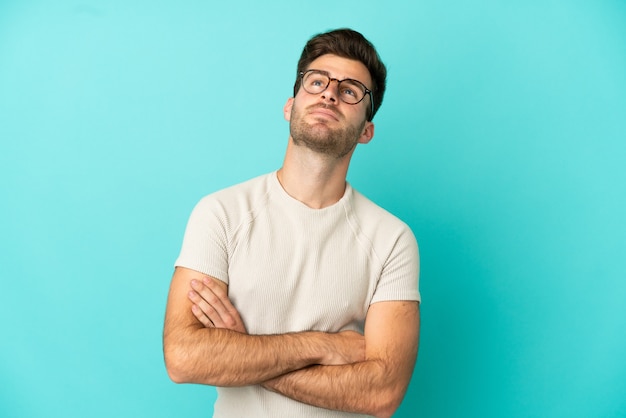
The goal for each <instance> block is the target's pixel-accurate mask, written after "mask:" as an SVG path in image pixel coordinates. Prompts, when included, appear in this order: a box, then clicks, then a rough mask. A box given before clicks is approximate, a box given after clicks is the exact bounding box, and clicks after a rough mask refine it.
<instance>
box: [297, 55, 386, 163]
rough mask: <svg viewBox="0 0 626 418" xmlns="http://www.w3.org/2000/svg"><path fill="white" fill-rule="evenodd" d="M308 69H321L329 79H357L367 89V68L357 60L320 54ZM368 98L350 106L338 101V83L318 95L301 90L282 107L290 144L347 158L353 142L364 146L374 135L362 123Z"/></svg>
mask: <svg viewBox="0 0 626 418" xmlns="http://www.w3.org/2000/svg"><path fill="white" fill-rule="evenodd" d="M308 69H315V70H321V71H324V72H326V73H328V74H329V76H330V77H331V78H334V79H338V80H343V79H346V78H350V79H354V80H358V81H360V82H361V83H363V84H364V85H365V86H367V87H368V88H371V87H372V81H371V77H370V74H369V71H368V70H367V68H366V67H365V66H364V65H363V64H362V63H361V62H359V61H354V60H350V59H347V58H342V57H338V56H336V55H322V56H321V57H319V58H317V59H316V60H314V61H313V62H312V63H311V65H310V66H309V68H308ZM370 100H371V97H370V96H367V97H365V98H364V99H363V100H362V101H361V102H360V103H357V104H354V105H351V104H347V103H344V102H343V101H341V100H340V99H339V92H338V83H337V82H336V81H331V82H330V85H329V86H328V88H327V89H326V90H324V91H323V92H322V93H319V94H310V93H307V92H306V91H305V90H304V89H303V88H302V87H300V90H299V91H298V93H297V94H296V96H295V97H294V98H290V99H289V100H288V101H287V104H286V105H285V118H286V119H287V120H288V121H289V122H290V123H289V128H290V133H291V138H292V140H293V143H294V144H295V145H297V146H305V147H307V148H309V149H311V150H313V151H316V152H319V153H321V154H324V155H328V156H331V157H335V158H337V159H339V158H342V157H344V156H346V155H348V154H349V153H350V152H351V151H352V150H353V149H354V147H355V146H356V144H357V143H366V142H369V140H370V139H371V138H372V136H373V134H374V125H373V124H372V123H371V122H368V121H367V120H366V114H367V110H368V107H369V106H371V103H370Z"/></svg>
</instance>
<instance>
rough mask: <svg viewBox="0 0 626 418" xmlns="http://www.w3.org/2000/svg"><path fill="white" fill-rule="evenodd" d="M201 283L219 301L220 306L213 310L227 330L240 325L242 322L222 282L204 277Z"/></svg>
mask: <svg viewBox="0 0 626 418" xmlns="http://www.w3.org/2000/svg"><path fill="white" fill-rule="evenodd" d="M202 282H203V283H204V285H205V286H206V287H208V288H209V289H210V290H211V291H212V292H213V294H214V295H215V296H216V297H217V298H218V299H219V301H220V304H219V305H218V304H216V305H215V306H214V308H215V309H216V310H217V311H218V312H219V315H220V318H221V320H222V322H223V323H224V324H226V326H227V327H229V328H234V327H237V325H238V324H241V323H242V321H241V317H240V316H239V311H237V309H236V308H235V306H233V304H232V302H231V301H230V298H229V297H228V293H227V292H226V289H225V285H224V284H223V282H218V281H217V280H214V279H211V278H209V277H205V278H204V279H203V280H202Z"/></svg>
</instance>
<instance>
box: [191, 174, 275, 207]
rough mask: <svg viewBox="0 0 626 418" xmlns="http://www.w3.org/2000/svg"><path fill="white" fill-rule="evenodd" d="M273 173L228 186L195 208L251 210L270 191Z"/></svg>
mask: <svg viewBox="0 0 626 418" xmlns="http://www.w3.org/2000/svg"><path fill="white" fill-rule="evenodd" d="M272 175H273V173H269V174H264V175H262V176H258V177H255V178H253V179H250V180H246V181H244V182H242V183H239V184H235V185H233V186H229V187H227V188H224V189H221V190H218V191H216V192H213V193H211V194H208V195H206V196H204V197H203V198H202V199H200V201H199V202H198V204H197V205H196V207H200V208H205V209H210V208H214V209H215V208H224V209H228V210H233V209H235V208H237V207H241V208H244V209H245V208H248V209H249V208H251V207H253V206H254V205H255V203H257V202H259V201H261V200H263V199H264V198H265V196H267V194H268V193H269V190H270V177H271V176H272Z"/></svg>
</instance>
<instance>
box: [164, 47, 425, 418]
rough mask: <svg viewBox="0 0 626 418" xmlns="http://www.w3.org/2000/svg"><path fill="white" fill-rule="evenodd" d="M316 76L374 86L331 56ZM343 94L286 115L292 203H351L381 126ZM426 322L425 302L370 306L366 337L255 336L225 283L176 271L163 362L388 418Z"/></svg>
mask: <svg viewBox="0 0 626 418" xmlns="http://www.w3.org/2000/svg"><path fill="white" fill-rule="evenodd" d="M310 68H316V69H321V70H325V71H328V72H329V73H330V74H331V76H332V77H333V78H337V79H340V80H341V79H344V78H352V79H356V80H359V81H361V82H363V83H364V84H365V85H366V86H371V85H372V82H371V78H370V75H369V72H368V70H367V68H366V67H365V66H364V65H363V64H362V63H360V62H358V61H353V60H348V59H345V58H341V57H337V56H334V55H324V56H322V57H319V58H318V59H316V60H315V61H313V62H312V63H311V66H310ZM336 88H337V84H336V83H335V82H332V83H331V85H330V86H329V87H328V89H327V90H326V91H324V92H323V93H321V94H318V95H311V94H309V93H306V92H305V91H304V90H303V89H300V91H299V92H298V93H297V94H296V96H295V97H293V98H290V99H288V100H287V103H286V104H285V107H284V116H285V119H286V120H287V121H289V122H290V126H291V130H290V137H289V141H288V145H287V152H286V154H285V159H284V162H283V166H282V168H281V169H280V170H279V171H278V173H277V175H278V179H279V181H280V183H281V185H282V186H283V188H284V189H285V191H286V192H287V193H288V194H289V195H291V196H292V197H293V198H295V199H297V200H299V201H301V202H303V203H304V204H306V205H308V206H310V207H312V208H323V207H326V206H329V205H332V204H333V203H335V202H337V201H338V200H339V199H340V198H341V197H342V196H343V194H344V191H345V186H346V183H345V179H346V174H347V170H348V166H349V162H350V159H351V157H352V154H353V152H354V149H355V146H356V145H357V144H359V143H362V144H364V143H368V142H369V141H370V140H371V139H372V137H373V135H374V124H373V123H372V122H368V121H366V111H367V108H368V106H370V103H369V97H368V98H366V99H364V100H363V101H362V102H361V103H358V104H356V105H348V104H346V103H343V102H341V101H340V100H339V99H338V96H337V90H336ZM294 136H295V137H294ZM419 321H420V316H419V304H418V303H417V302H412V301H389V302H379V303H375V304H372V305H371V306H370V308H369V311H368V313H367V317H366V319H365V330H364V335H360V334H358V333H355V332H352V331H344V332H340V333H323V332H302V333H293V334H280V335H249V334H248V333H247V332H246V328H245V324H244V321H243V320H242V318H241V316H240V315H239V313H238V311H237V309H236V308H235V307H234V306H233V305H232V303H231V302H230V300H229V298H228V286H227V285H226V284H225V283H223V282H221V281H219V280H217V279H215V278H212V277H209V276H206V275H203V274H201V273H198V272H195V271H193V270H189V269H185V268H181V267H178V268H176V270H175V272H174V276H173V278H172V283H171V286H170V293H169V297H168V303H167V311H166V318H165V326H164V336H163V344H164V354H165V362H166V367H167V370H168V373H169V375H170V377H171V378H172V380H174V381H175V382H179V383H183V382H193V383H203V384H209V385H214V386H243V385H250V384H261V385H263V387H265V388H266V389H268V390H271V391H274V392H277V393H280V394H282V395H284V396H287V397H290V398H292V399H295V400H298V401H300V402H304V403H308V404H311V405H315V406H319V407H323V408H327V409H336V410H341V411H348V412H357V413H365V414H369V415H374V416H379V417H386V416H391V415H392V414H393V413H394V412H395V410H396V409H397V407H398V406H399V405H400V402H401V401H402V398H403V397H404V394H405V392H406V389H407V387H408V384H409V381H410V379H411V374H412V371H413V368H414V365H415V361H416V357H417V349H418V342H419Z"/></svg>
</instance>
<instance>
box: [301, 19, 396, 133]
mask: <svg viewBox="0 0 626 418" xmlns="http://www.w3.org/2000/svg"><path fill="white" fill-rule="evenodd" d="M326 54H333V55H337V56H339V57H342V58H348V59H352V60H356V61H360V62H361V63H362V64H363V65H365V67H366V68H367V70H368V71H369V73H370V77H371V78H372V82H373V83H374V85H373V86H372V87H371V90H372V93H373V94H372V95H373V99H374V100H373V111H372V110H371V108H368V111H367V120H368V121H371V120H372V119H373V118H374V115H375V114H376V112H378V108H380V105H381V104H382V102H383V97H384V95H385V87H386V80H387V68H386V67H385V64H383V62H382V60H381V59H380V56H379V55H378V52H376V49H375V48H374V45H372V43H371V42H370V41H368V40H367V39H365V37H364V36H363V35H361V34H360V33H359V32H357V31H354V30H352V29H337V30H333V31H330V32H326V33H320V34H318V35H315V36H314V37H312V38H311V39H309V41H308V42H307V43H306V45H305V46H304V49H303V50H302V55H300V60H299V61H298V69H297V73H296V82H295V84H294V86H293V95H294V97H295V95H296V94H297V93H298V90H299V89H300V81H301V80H300V73H301V72H305V71H306V70H307V69H308V66H309V65H310V64H311V62H313V61H314V60H316V59H317V58H319V57H321V56H322V55H326ZM370 99H372V97H370ZM370 113H371V114H370Z"/></svg>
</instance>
